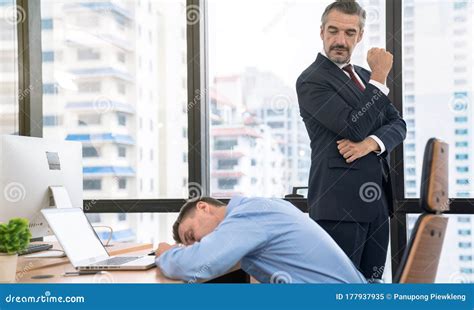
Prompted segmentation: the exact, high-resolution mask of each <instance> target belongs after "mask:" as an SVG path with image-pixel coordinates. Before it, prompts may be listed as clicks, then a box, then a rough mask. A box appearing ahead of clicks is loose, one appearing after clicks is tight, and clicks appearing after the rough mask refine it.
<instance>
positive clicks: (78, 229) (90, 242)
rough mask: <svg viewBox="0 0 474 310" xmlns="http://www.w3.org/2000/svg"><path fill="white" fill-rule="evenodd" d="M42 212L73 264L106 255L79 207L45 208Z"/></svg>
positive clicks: (76, 264)
mask: <svg viewBox="0 0 474 310" xmlns="http://www.w3.org/2000/svg"><path fill="white" fill-rule="evenodd" d="M42 213H43V215H44V217H45V218H46V220H47V221H48V224H49V226H50V227H51V229H52V230H53V232H54V234H55V235H56V238H57V239H58V241H59V243H60V244H61V246H62V247H63V250H64V251H65V252H66V255H67V256H68V258H69V260H70V261H71V263H72V265H73V266H75V267H76V266H78V264H79V263H80V262H81V261H84V260H87V259H93V258H99V257H105V256H108V254H107V251H106V250H105V248H104V247H103V245H102V243H101V242H100V240H99V239H98V238H97V235H96V233H95V231H94V229H93V228H92V226H91V225H90V224H89V221H88V220H87V217H86V215H85V214H84V212H83V211H82V210H81V209H78V208H70V209H69V208H68V209H46V210H43V211H42Z"/></svg>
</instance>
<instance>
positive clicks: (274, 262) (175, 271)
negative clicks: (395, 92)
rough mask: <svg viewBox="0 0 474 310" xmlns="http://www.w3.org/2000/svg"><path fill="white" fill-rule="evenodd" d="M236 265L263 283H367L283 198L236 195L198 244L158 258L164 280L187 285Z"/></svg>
mask: <svg viewBox="0 0 474 310" xmlns="http://www.w3.org/2000/svg"><path fill="white" fill-rule="evenodd" d="M239 262H240V263H241V268H242V269H243V270H244V271H245V272H247V273H248V274H250V275H251V276H253V277H254V278H255V279H257V280H258V281H260V282H262V283H366V280H365V278H364V277H363V276H362V274H361V273H359V271H358V270H357V269H356V268H355V266H354V265H353V264H352V262H351V260H350V259H349V258H348V257H347V255H346V254H345V253H344V252H343V251H342V250H341V249H340V248H339V246H338V245H337V244H336V243H335V242H334V241H333V240H332V238H331V237H330V236H329V235H328V234H327V233H326V232H325V231H324V230H323V229H322V228H321V227H320V226H319V225H318V224H316V223H315V222H314V221H313V220H312V219H310V218H309V217H308V215H307V214H304V213H303V212H301V211H300V210H298V209H297V208H296V207H295V206H293V205H292V204H290V203H289V202H286V201H284V200H281V199H264V198H245V197H235V198H233V199H232V200H231V201H230V202H229V204H228V206H227V211H226V216H225V218H224V220H223V221H222V222H221V223H220V224H219V225H218V226H217V228H216V229H215V230H214V231H213V232H212V233H210V234H209V235H207V236H205V237H204V238H202V239H201V242H196V243H194V244H193V245H191V246H187V247H175V248H172V249H170V250H168V251H167V252H165V253H164V254H162V255H161V256H159V257H158V258H157V259H156V264H157V266H158V267H159V268H160V269H161V271H162V272H163V274H164V275H165V276H167V277H169V278H173V279H181V280H185V281H188V282H191V283H192V282H197V281H202V280H206V279H212V278H215V277H218V276H220V275H222V274H224V273H226V272H227V271H229V270H230V269H231V268H232V267H234V266H235V265H236V264H237V263H239Z"/></svg>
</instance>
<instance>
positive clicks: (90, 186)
mask: <svg viewBox="0 0 474 310" xmlns="http://www.w3.org/2000/svg"><path fill="white" fill-rule="evenodd" d="M83 187H84V190H85V191H100V190H101V189H102V180H100V179H99V180H84V184H83Z"/></svg>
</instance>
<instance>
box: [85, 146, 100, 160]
mask: <svg viewBox="0 0 474 310" xmlns="http://www.w3.org/2000/svg"><path fill="white" fill-rule="evenodd" d="M99 156H100V155H99V150H98V149H97V148H96V147H93V146H83V147H82V157H84V158H90V157H99Z"/></svg>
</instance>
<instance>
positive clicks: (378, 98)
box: [296, 54, 406, 222]
mask: <svg viewBox="0 0 474 310" xmlns="http://www.w3.org/2000/svg"><path fill="white" fill-rule="evenodd" d="M354 70H355V71H356V72H357V74H358V75H359V77H360V78H361V79H362V80H363V82H364V84H365V86H366V89H365V91H364V92H362V91H361V90H360V89H358V88H357V86H356V85H355V83H354V82H353V81H352V80H351V79H350V78H349V77H348V76H347V75H346V74H345V73H344V72H343V71H342V70H341V69H339V67H338V66H337V65H335V64H334V63H333V62H332V61H330V60H329V59H327V58H326V57H325V56H323V55H321V54H319V55H318V57H317V59H316V61H315V62H314V63H313V64H312V65H311V66H309V68H307V69H306V70H305V71H304V72H303V73H302V74H301V76H300V77H299V78H298V81H297V84H296V89H297V93H298V101H299V105H300V113H301V116H302V118H303V121H304V123H305V125H306V129H307V130H308V134H309V137H310V139H311V150H312V152H311V170H310V176H309V185H308V187H309V189H308V205H309V208H310V209H309V210H310V216H311V217H312V218H313V219H315V220H342V221H357V222H369V221H371V220H372V219H374V217H375V216H376V215H377V214H379V211H380V209H378V208H386V207H388V208H389V212H390V214H391V213H392V212H393V203H392V189H391V182H390V172H389V171H390V169H389V162H390V161H389V154H390V152H392V150H393V149H394V148H395V147H396V146H397V145H399V144H400V143H402V142H403V140H404V139H405V137H406V123H405V122H404V121H403V119H401V117H400V114H399V113H398V111H397V109H396V108H395V107H394V106H393V104H392V103H391V102H390V100H389V98H388V97H387V96H385V95H384V94H383V93H382V92H381V91H380V90H379V89H378V88H377V87H375V86H374V85H372V84H370V83H369V80H370V72H369V71H367V70H365V69H363V68H361V67H357V66H354ZM370 135H376V136H377V137H378V138H379V139H380V140H382V142H383V143H384V144H385V147H386V152H385V153H384V154H383V155H381V156H377V154H375V153H371V154H368V155H367V156H365V157H363V158H360V159H358V160H356V161H355V162H354V163H352V164H347V163H346V161H345V159H344V158H343V157H342V155H341V154H339V150H338V149H337V143H336V141H338V140H341V139H349V140H351V141H353V142H359V141H363V140H364V139H365V138H367V137H368V136H370ZM387 202H388V205H387Z"/></svg>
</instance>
